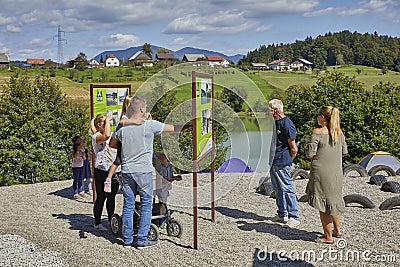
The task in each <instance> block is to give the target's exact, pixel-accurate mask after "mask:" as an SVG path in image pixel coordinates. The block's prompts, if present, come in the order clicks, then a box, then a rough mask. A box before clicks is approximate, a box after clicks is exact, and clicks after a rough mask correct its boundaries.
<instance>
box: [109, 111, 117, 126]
mask: <svg viewBox="0 0 400 267" xmlns="http://www.w3.org/2000/svg"><path fill="white" fill-rule="evenodd" d="M107 116H109V117H111V119H110V126H111V127H112V126H117V125H118V122H119V117H118V110H107Z"/></svg>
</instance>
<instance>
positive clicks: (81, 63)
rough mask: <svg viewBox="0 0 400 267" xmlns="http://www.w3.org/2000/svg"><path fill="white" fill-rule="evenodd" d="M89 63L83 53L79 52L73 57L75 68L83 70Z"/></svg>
mask: <svg viewBox="0 0 400 267" xmlns="http://www.w3.org/2000/svg"><path fill="white" fill-rule="evenodd" d="M88 65H89V62H88V60H87V57H86V55H85V53H83V52H80V53H79V55H78V56H77V57H76V58H75V68H76V69H77V70H85V69H86V68H87V67H88Z"/></svg>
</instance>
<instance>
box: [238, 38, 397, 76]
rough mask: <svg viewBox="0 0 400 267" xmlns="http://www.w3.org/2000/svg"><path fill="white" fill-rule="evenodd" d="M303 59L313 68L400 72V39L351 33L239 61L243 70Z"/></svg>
mask: <svg viewBox="0 0 400 267" xmlns="http://www.w3.org/2000/svg"><path fill="white" fill-rule="evenodd" d="M297 58H304V59H306V60H308V61H310V62H312V63H313V64H314V68H318V69H325V68H326V67H327V66H334V65H344V64H355V65H364V66H370V67H375V68H380V69H383V68H387V69H389V70H394V71H400V38H397V37H391V36H387V35H378V33H377V32H374V33H373V34H370V33H365V34H361V33H358V32H353V33H352V32H350V31H348V30H346V31H342V32H338V33H330V32H329V33H326V34H325V35H324V36H321V35H320V36H318V37H316V38H315V39H313V38H312V37H307V38H306V39H305V40H304V41H299V40H297V41H296V42H294V43H291V44H283V43H280V44H270V45H268V46H266V45H261V46H260V47H259V48H258V49H255V50H254V51H250V52H248V53H247V55H246V56H245V57H243V59H241V60H239V62H238V64H239V65H241V66H246V65H249V64H250V63H255V62H262V63H267V64H268V63H269V62H271V61H273V60H276V59H282V60H286V61H288V62H292V61H294V60H296V59H297Z"/></svg>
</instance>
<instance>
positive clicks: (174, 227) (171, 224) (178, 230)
mask: <svg viewBox="0 0 400 267" xmlns="http://www.w3.org/2000/svg"><path fill="white" fill-rule="evenodd" d="M182 232H183V228H182V224H181V223H180V222H179V221H178V220H176V219H171V220H169V221H167V234H168V235H169V236H174V237H181V236H182Z"/></svg>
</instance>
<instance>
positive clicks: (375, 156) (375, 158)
mask: <svg viewBox="0 0 400 267" xmlns="http://www.w3.org/2000/svg"><path fill="white" fill-rule="evenodd" d="M358 164H359V165H361V166H363V167H364V168H365V169H366V170H367V171H369V170H370V169H371V168H372V167H374V166H376V165H385V166H389V167H390V168H392V169H393V170H394V171H397V170H398V169H399V168H400V161H399V160H398V159H397V158H396V157H395V156H393V155H392V154H390V153H388V152H383V151H376V152H372V153H370V154H368V155H367V156H365V157H364V158H363V159H362V160H361V161H360V163H358Z"/></svg>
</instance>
